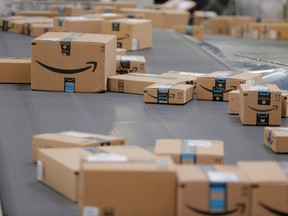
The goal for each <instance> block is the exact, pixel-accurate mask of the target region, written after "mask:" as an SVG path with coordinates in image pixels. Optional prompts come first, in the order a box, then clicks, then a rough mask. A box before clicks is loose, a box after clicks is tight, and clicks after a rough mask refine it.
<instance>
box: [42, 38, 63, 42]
mask: <svg viewBox="0 0 288 216" xmlns="http://www.w3.org/2000/svg"><path fill="white" fill-rule="evenodd" d="M41 40H45V41H59V40H60V38H42V39H41Z"/></svg>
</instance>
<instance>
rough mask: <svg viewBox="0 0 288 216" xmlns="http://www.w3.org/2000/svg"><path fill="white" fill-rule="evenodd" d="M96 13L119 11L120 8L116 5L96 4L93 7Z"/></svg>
mask: <svg viewBox="0 0 288 216" xmlns="http://www.w3.org/2000/svg"><path fill="white" fill-rule="evenodd" d="M93 10H94V11H95V12H96V13H118V12H119V8H117V7H115V6H105V5H104V6H96V7H94V9H93Z"/></svg>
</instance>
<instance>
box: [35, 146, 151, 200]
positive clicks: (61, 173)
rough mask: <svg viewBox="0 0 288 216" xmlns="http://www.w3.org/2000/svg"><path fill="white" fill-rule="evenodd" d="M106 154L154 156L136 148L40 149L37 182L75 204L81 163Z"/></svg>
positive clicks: (144, 157) (77, 196) (137, 157)
mask: <svg viewBox="0 0 288 216" xmlns="http://www.w3.org/2000/svg"><path fill="white" fill-rule="evenodd" d="M107 153H111V154H120V155H124V156H127V157H128V158H130V159H139V158H143V159H146V160H148V159H154V158H155V155H154V154H152V153H150V152H148V151H146V150H144V149H142V148H140V147H137V146H109V147H84V148H69V149H66V148H57V149H56V148H53V149H51V148H50V149H40V150H39V157H38V161H37V177H38V180H39V181H41V182H42V183H44V184H46V185H48V186H49V187H51V188H53V189H54V190H56V191H57V192H58V193H61V194H63V195H64V196H66V197H67V198H69V199H70V200H72V201H75V202H77V201H78V199H79V172H80V165H81V161H82V160H83V158H86V157H88V156H93V155H95V154H101V155H102V154H107Z"/></svg>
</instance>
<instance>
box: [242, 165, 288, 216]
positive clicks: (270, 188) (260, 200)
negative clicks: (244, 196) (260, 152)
mask: <svg viewBox="0 0 288 216" xmlns="http://www.w3.org/2000/svg"><path fill="white" fill-rule="evenodd" d="M238 165H239V167H240V168H241V169H242V170H243V171H244V172H245V174H246V175H247V176H248V177H249V179H250V182H251V188H252V197H251V213H250V215H257V216H258V215H263V216H264V215H265V216H275V215H287V214H288V204H287V203H288V197H287V191H288V172H287V170H288V162H282V163H281V162H279V163H278V162H275V161H242V162H239V163H238Z"/></svg>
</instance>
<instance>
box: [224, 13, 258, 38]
mask: <svg viewBox="0 0 288 216" xmlns="http://www.w3.org/2000/svg"><path fill="white" fill-rule="evenodd" d="M255 22H256V19H255V18H254V17H249V16H235V17H234V19H233V20H232V21H231V23H230V34H231V35H232V36H233V37H238V38H243V37H246V33H247V32H248V26H249V24H250V23H255Z"/></svg>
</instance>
